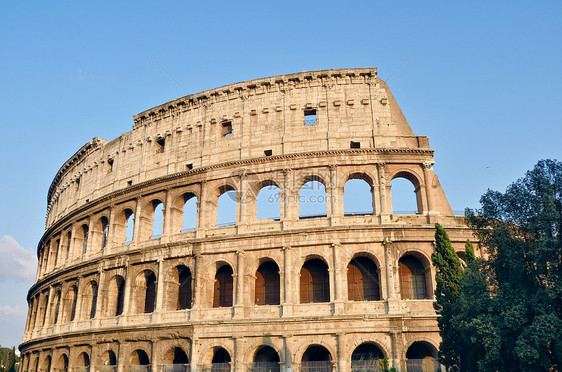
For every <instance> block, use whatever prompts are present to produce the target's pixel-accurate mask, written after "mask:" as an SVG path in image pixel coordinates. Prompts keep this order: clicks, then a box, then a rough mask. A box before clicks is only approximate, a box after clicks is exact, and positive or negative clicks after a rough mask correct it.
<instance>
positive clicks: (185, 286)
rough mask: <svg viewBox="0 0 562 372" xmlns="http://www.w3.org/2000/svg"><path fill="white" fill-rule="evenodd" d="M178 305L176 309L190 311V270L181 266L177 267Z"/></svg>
mask: <svg viewBox="0 0 562 372" xmlns="http://www.w3.org/2000/svg"><path fill="white" fill-rule="evenodd" d="M178 281H179V288H178V304H177V309H178V310H183V309H191V299H192V289H191V281H192V277H191V270H189V269H188V268H187V267H185V266H183V265H181V266H178Z"/></svg>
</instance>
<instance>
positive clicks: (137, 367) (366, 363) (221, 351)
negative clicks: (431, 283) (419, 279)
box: [21, 341, 440, 372]
mask: <svg viewBox="0 0 562 372" xmlns="http://www.w3.org/2000/svg"><path fill="white" fill-rule="evenodd" d="M388 357H389V356H388V355H386V354H385V353H384V351H383V350H382V349H381V348H380V347H379V346H378V344H377V343H375V342H364V343H362V344H360V345H358V346H357V347H355V349H354V350H353V352H352V353H351V356H350V357H349V366H350V370H351V371H352V372H354V371H355V372H366V371H378V370H379V367H380V362H381V360H383V359H384V358H388ZM24 358H25V360H24V362H23V363H21V365H22V369H21V371H22V372H36V371H41V372H54V371H57V372H68V371H70V370H74V371H88V370H90V369H91V367H99V370H100V371H105V372H109V371H111V372H115V371H117V367H118V364H119V362H120V361H119V359H120V358H119V357H118V355H117V354H116V352H115V351H113V350H111V349H109V350H107V351H105V352H104V353H103V354H102V355H101V358H100V362H101V365H100V366H93V365H92V364H91V361H90V354H89V353H88V352H86V351H83V352H81V353H80V354H79V355H78V356H77V357H76V358H75V360H74V361H73V363H72V364H73V365H72V368H71V366H70V363H69V356H68V354H67V353H62V354H60V355H59V356H58V358H57V360H55V361H53V359H52V356H51V355H47V356H45V357H44V359H43V360H42V361H41V360H40V358H39V356H35V358H34V360H33V361H32V360H31V359H32V358H31V355H30V354H26V355H24ZM436 358H437V350H436V348H435V347H434V346H433V345H432V344H430V343H428V342H426V341H415V342H413V343H412V344H411V345H410V346H409V347H408V350H407V351H406V365H407V370H408V371H412V372H414V371H417V370H418V366H419V367H423V363H424V361H428V362H429V364H430V366H432V367H433V368H432V369H429V370H431V371H433V370H438V369H436V368H440V365H439V363H438V362H437V359H436ZM126 359H127V360H126V365H127V366H128V371H130V372H139V371H143V372H144V371H146V372H150V371H152V370H154V371H157V370H161V371H163V372H190V371H191V370H192V369H191V366H190V358H189V355H188V352H186V351H185V350H184V348H183V347H179V346H176V347H172V348H170V349H168V351H167V352H165V353H164V355H163V358H162V359H161V360H160V363H161V365H160V367H161V369H157V368H153V367H154V366H153V365H152V361H151V357H150V356H149V354H148V353H147V352H146V351H145V350H144V349H135V350H133V351H132V352H131V353H130V354H129V355H128V357H127V358H126ZM293 363H296V364H298V365H299V367H300V368H299V369H298V370H300V371H303V372H331V371H335V370H336V366H337V360H336V358H335V357H334V356H333V355H332V353H331V352H330V350H328V349H327V348H326V347H325V346H323V345H321V344H310V345H309V346H308V347H307V348H306V350H305V351H304V353H303V354H302V357H301V360H300V361H298V362H296V361H295V362H293ZM203 364H204V365H205V366H207V367H210V368H208V369H209V370H210V371H211V372H225V371H228V372H229V371H231V370H232V367H233V364H234V363H233V360H232V356H231V354H230V352H229V351H227V350H226V349H225V348H224V347H221V346H215V347H213V348H212V356H211V359H210V361H206V362H204V363H203ZM284 365H285V361H284V360H283V358H282V357H281V355H280V353H279V352H278V351H277V350H275V348H273V347H272V346H270V345H261V346H259V347H258V348H257V350H256V351H255V352H254V354H253V358H252V362H251V364H250V366H249V370H250V371H252V372H280V371H282V370H283V366H284ZM24 366H25V367H26V368H24ZM419 370H423V371H425V370H426V369H423V368H420V369H419Z"/></svg>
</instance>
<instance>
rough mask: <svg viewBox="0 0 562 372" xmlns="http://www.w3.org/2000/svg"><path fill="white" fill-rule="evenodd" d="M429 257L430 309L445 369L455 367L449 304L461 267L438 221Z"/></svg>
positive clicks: (454, 296) (456, 289)
mask: <svg viewBox="0 0 562 372" xmlns="http://www.w3.org/2000/svg"><path fill="white" fill-rule="evenodd" d="M431 260H432V262H433V265H434V266H435V268H436V274H435V282H436V284H437V286H436V288H435V303H434V304H433V305H434V308H435V310H436V312H437V314H438V315H439V317H438V318H437V323H438V325H439V333H440V335H441V339H442V341H441V344H440V346H439V354H440V355H439V356H440V360H441V362H442V363H443V364H444V365H445V366H446V367H447V368H448V369H449V370H453V371H456V370H457V369H458V367H457V362H458V353H457V351H456V349H457V347H456V344H457V333H458V332H457V330H456V325H455V324H454V323H453V322H451V318H452V316H453V315H454V307H453V304H454V302H455V301H456V299H457V297H458V294H459V287H460V280H461V277H462V273H463V269H462V266H461V261H460V259H459V257H458V256H457V254H456V252H455V250H454V249H453V246H452V244H451V240H450V239H449V236H448V235H447V232H446V231H445V229H444V228H443V226H441V225H440V224H438V223H436V224H435V252H434V253H433V254H432V255H431Z"/></svg>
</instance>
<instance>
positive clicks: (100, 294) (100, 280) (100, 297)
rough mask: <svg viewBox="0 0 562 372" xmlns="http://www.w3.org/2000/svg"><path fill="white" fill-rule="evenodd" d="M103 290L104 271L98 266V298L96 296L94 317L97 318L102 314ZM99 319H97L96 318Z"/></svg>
mask: <svg viewBox="0 0 562 372" xmlns="http://www.w3.org/2000/svg"><path fill="white" fill-rule="evenodd" d="M104 290H106V288H105V271H103V269H102V268H101V267H100V269H99V271H98V298H97V302H96V314H95V317H94V319H99V318H101V317H102V316H103V313H102V312H103V308H102V305H103V299H104V297H105V296H104V295H103V293H104ZM98 321H99V320H98Z"/></svg>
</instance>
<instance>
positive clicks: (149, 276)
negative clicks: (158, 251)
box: [133, 270, 156, 314]
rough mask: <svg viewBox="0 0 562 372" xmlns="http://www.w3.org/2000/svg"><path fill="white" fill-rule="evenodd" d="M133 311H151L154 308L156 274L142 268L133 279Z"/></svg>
mask: <svg viewBox="0 0 562 372" xmlns="http://www.w3.org/2000/svg"><path fill="white" fill-rule="evenodd" d="M133 296H134V300H133V306H134V313H137V314H139V313H152V312H153V311H154V309H155V308H156V275H154V273H153V272H152V271H151V270H144V271H143V272H142V273H140V274H139V275H137V278H136V279H135V291H134V294H133Z"/></svg>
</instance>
